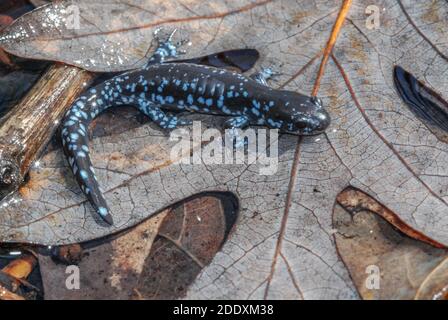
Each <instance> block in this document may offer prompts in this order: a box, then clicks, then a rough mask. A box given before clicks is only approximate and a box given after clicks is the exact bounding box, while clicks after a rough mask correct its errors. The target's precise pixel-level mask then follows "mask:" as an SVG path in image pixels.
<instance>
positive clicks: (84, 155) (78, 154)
mask: <svg viewBox="0 0 448 320" xmlns="http://www.w3.org/2000/svg"><path fill="white" fill-rule="evenodd" d="M76 155H77V156H78V157H80V158H85V157H86V154H85V152H84V151H78V153H77V154H76Z"/></svg>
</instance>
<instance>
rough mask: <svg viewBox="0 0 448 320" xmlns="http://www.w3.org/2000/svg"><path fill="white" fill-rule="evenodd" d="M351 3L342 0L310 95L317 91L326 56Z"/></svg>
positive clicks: (350, 1) (328, 55)
mask: <svg viewBox="0 0 448 320" xmlns="http://www.w3.org/2000/svg"><path fill="white" fill-rule="evenodd" d="M351 4H352V0H344V3H343V4H342V7H341V9H340V10H339V14H338V17H337V19H336V22H335V24H334V25H333V30H332V31H331V34H330V38H328V42H327V46H326V47H325V50H324V55H323V57H322V61H321V63H320V66H319V72H318V74H317V78H316V82H315V83H314V88H313V92H312V93H311V95H312V96H315V95H317V92H318V91H319V87H320V81H321V79H322V77H323V75H324V72H325V66H326V64H327V61H328V58H329V57H330V54H331V51H332V50H333V47H334V44H335V43H336V40H337V38H338V35H339V33H340V31H341V28H342V24H343V23H344V21H345V17H346V16H347V13H348V10H349V9H350V6H351Z"/></svg>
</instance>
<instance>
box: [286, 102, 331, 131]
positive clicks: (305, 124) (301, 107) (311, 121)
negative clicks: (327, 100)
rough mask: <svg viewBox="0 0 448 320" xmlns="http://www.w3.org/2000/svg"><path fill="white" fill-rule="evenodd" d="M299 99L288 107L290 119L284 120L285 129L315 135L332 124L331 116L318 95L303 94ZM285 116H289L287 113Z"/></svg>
mask: <svg viewBox="0 0 448 320" xmlns="http://www.w3.org/2000/svg"><path fill="white" fill-rule="evenodd" d="M297 101H298V103H296V104H293V106H292V107H290V108H289V109H286V110H288V111H287V113H289V121H285V122H283V126H282V127H283V128H282V129H283V131H287V132H292V133H297V134H301V135H314V134H319V133H322V132H324V131H325V129H327V128H328V126H329V125H330V122H331V118H330V115H329V114H328V112H327V111H326V110H325V108H324V107H323V104H322V100H320V99H319V98H317V97H304V96H302V97H301V99H300V100H297ZM282 118H283V117H282ZM284 118H287V117H286V115H284Z"/></svg>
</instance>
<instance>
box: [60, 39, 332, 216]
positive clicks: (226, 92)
mask: <svg viewBox="0 0 448 320" xmlns="http://www.w3.org/2000/svg"><path fill="white" fill-rule="evenodd" d="M173 56H176V47H175V46H173V45H172V44H171V43H170V42H166V43H163V44H162V45H161V46H160V47H159V49H158V50H157V51H156V53H155V55H154V56H153V57H152V58H151V59H150V61H149V63H148V65H147V66H146V67H145V68H142V69H139V70H134V71H130V72H126V73H124V74H122V75H118V76H116V77H114V78H112V79H110V80H108V81H106V82H104V83H101V84H99V85H97V86H96V87H94V88H92V89H90V90H89V91H88V92H87V93H86V94H85V95H83V96H81V97H80V98H79V99H78V100H77V101H76V102H75V103H74V104H73V106H72V108H71V109H70V110H69V111H68V113H67V115H66V117H65V120H64V122H63V129H62V140H63V146H64V151H65V153H66V155H67V157H68V160H69V164H70V166H71V168H72V171H73V172H74V174H75V176H76V178H77V180H78V183H79V184H80V186H81V189H82V191H83V192H84V194H85V195H86V196H87V198H88V199H89V201H90V202H91V204H92V206H93V207H94V209H95V211H96V212H97V213H98V214H99V215H100V216H101V218H102V219H103V220H105V221H106V222H108V223H109V224H112V223H113V222H112V216H111V215H110V210H109V207H108V206H107V203H106V200H105V199H104V196H103V194H102V193H101V191H100V189H99V186H98V182H97V180H96V177H95V175H94V171H93V167H92V164H91V161H90V157H89V149H88V135H87V128H88V127H89V124H90V122H91V121H92V120H93V119H95V117H97V116H98V114H100V113H101V112H103V111H104V110H106V109H108V108H109V107H112V106H117V105H133V106H135V107H136V108H138V109H139V110H140V111H142V112H143V113H144V114H146V115H147V116H149V117H150V118H151V119H152V120H153V121H154V122H155V123H157V124H158V125H159V126H160V127H162V128H165V129H173V128H176V127H177V126H178V125H185V124H189V122H188V121H183V120H180V119H178V118H177V116H175V115H171V114H169V113H166V111H168V112H169V111H185V110H186V111H191V112H201V113H207V114H214V115H222V116H228V117H230V118H229V120H227V122H226V125H225V126H226V127H227V128H246V127H247V126H249V125H263V126H267V127H269V128H273V129H280V131H282V132H291V133H296V134H300V135H313V134H318V133H322V132H323V131H324V130H325V129H326V128H327V127H328V125H329V124H330V117H329V115H328V113H327V112H326V111H325V109H324V108H323V107H322V103H321V101H320V100H319V99H317V98H315V97H309V96H306V95H302V94H300V93H297V92H292V91H285V90H276V89H272V88H270V87H268V86H266V81H265V79H264V78H263V76H260V74H259V75H257V76H255V77H254V78H248V77H245V76H243V75H241V74H239V73H236V72H231V71H227V70H225V69H218V68H213V67H207V66H201V65H197V64H191V63H163V62H164V59H165V58H166V57H173ZM254 79H255V80H254Z"/></svg>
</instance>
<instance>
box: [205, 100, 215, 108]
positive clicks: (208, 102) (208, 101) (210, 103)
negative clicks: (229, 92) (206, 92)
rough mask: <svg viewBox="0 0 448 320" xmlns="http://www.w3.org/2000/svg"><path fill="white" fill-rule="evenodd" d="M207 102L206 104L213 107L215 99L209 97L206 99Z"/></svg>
mask: <svg viewBox="0 0 448 320" xmlns="http://www.w3.org/2000/svg"><path fill="white" fill-rule="evenodd" d="M205 104H206V105H207V106H209V107H211V106H212V104H213V99H207V101H205Z"/></svg>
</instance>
